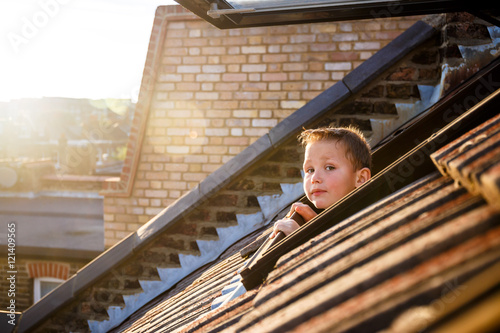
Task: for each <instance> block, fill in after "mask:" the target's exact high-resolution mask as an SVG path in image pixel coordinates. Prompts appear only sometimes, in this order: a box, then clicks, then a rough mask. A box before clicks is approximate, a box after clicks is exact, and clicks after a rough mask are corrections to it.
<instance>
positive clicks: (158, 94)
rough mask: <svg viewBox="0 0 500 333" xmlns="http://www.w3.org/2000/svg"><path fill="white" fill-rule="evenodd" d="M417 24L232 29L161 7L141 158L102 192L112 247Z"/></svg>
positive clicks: (139, 122)
mask: <svg viewBox="0 0 500 333" xmlns="http://www.w3.org/2000/svg"><path fill="white" fill-rule="evenodd" d="M415 21H416V19H415V18H412V17H409V18H398V19H383V20H380V19H378V20H377V19H374V20H365V21H356V22H340V23H323V24H308V25H290V26H277V27H259V28H246V29H236V30H229V31H227V30H219V29H217V28H214V27H212V26H211V25H209V24H208V23H206V22H205V21H202V20H200V19H198V18H196V17H195V16H194V15H192V14H190V13H187V12H185V11H184V10H183V9H182V8H180V7H178V6H167V7H160V8H159V10H158V12H157V15H156V19H155V27H154V28H153V34H152V38H151V45H150V50H149V57H148V59H149V62H147V64H146V69H145V72H144V75H145V81H143V87H142V89H143V91H141V96H140V98H139V103H142V105H141V104H139V105H138V107H137V108H138V110H136V118H135V120H134V123H135V127H134V129H135V131H134V130H133V132H132V135H131V137H132V139H131V142H135V144H136V145H140V147H137V146H131V145H130V142H129V147H128V148H129V150H130V155H129V156H128V158H129V160H130V159H134V158H135V159H136V160H135V161H134V162H135V163H132V164H133V167H127V165H126V167H125V168H124V173H123V174H122V177H121V178H122V179H121V180H120V181H121V182H122V187H123V186H124V185H123V182H124V181H125V182H128V183H127V184H126V185H125V186H128V189H126V190H123V189H121V188H120V184H119V183H115V184H112V183H110V184H108V187H107V189H106V190H105V191H104V195H105V200H104V210H105V215H104V219H105V246H106V247H109V246H112V245H113V244H115V243H116V242H117V241H119V240H120V239H122V238H123V237H125V236H126V235H128V234H129V233H130V232H132V231H135V230H137V228H138V227H139V226H141V225H142V224H144V223H146V222H147V221H148V220H150V219H151V218H152V217H153V216H154V215H156V214H157V213H159V212H160V211H161V210H163V209H164V208H165V207H166V206H168V205H169V204H171V203H172V202H173V201H175V200H176V199H177V198H179V197H180V196H182V195H183V194H184V193H186V192H188V191H189V190H190V189H192V188H193V187H194V186H196V185H197V184H198V183H199V182H200V181H201V180H203V179H204V178H205V177H206V176H207V175H208V174H210V173H211V172H213V171H215V170H216V169H217V168H219V167H220V166H221V165H222V164H224V163H225V162H227V161H228V160H229V159H230V158H231V157H233V156H235V155H237V154H238V153H239V152H241V151H242V150H243V149H244V148H246V147H247V146H248V145H250V144H251V143H252V142H254V141H255V140H256V139H258V138H259V137H260V136H262V135H263V134H265V133H267V132H268V131H269V129H271V128H272V127H274V126H275V125H276V124H277V123H278V122H280V121H281V120H282V119H284V118H285V117H287V116H289V115H290V114H291V113H293V112H294V111H295V110H297V109H298V108H300V107H301V106H303V105H304V104H305V103H307V102H308V101H310V100H311V99H312V98H314V97H315V96H317V95H318V94H319V93H320V92H322V91H324V90H325V89H326V88H328V87H329V86H331V85H332V84H334V83H335V82H337V81H339V80H341V79H342V78H343V77H344V76H345V75H346V74H347V73H349V72H350V71H351V70H352V69H354V68H355V67H356V66H358V65H359V64H360V63H362V62H363V61H364V60H366V59H368V58H369V57H370V56H371V55H372V54H374V53H375V52H377V51H378V50H379V49H380V48H382V47H383V46H385V45H386V44H387V43H389V42H390V41H391V40H392V39H394V38H395V37H396V36H398V35H399V34H400V33H401V32H403V31H404V30H406V29H407V28H408V27H409V26H410V25H411V24H413V23H414V22H415ZM153 71H154V73H153ZM148 76H149V78H147V77H148ZM141 98H142V102H141ZM146 99H147V103H146V102H145V100H146ZM145 104H147V105H145ZM139 112H140V113H141V114H138V113H139ZM362 117H363V116H360V117H359V118H362ZM145 118H147V119H145ZM141 126H142V127H141ZM142 132H143V133H144V137H141V138H140V139H137V140H135V139H136V136H141V135H142ZM134 140H135V141H134ZM139 149H140V156H139V155H138V154H137V151H138V150H139ZM124 179H125V180H124ZM132 180H133V182H132ZM113 186H114V187H113Z"/></svg>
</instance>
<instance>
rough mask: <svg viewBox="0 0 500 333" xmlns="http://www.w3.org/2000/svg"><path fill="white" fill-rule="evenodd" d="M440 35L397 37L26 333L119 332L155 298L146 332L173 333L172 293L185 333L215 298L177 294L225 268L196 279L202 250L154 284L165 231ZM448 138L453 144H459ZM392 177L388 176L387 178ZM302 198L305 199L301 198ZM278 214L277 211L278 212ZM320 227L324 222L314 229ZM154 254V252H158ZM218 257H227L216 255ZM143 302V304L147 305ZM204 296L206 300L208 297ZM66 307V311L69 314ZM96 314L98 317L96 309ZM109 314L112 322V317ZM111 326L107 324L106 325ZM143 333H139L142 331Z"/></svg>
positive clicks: (106, 259) (58, 296)
mask: <svg viewBox="0 0 500 333" xmlns="http://www.w3.org/2000/svg"><path fill="white" fill-rule="evenodd" d="M434 33H435V30H434V29H433V28H432V27H431V26H430V25H428V24H426V23H424V22H419V23H417V24H416V25H415V26H413V27H412V28H411V29H410V30H409V31H408V32H407V33H405V34H404V35H403V36H401V37H400V38H397V39H396V40H395V41H394V42H393V43H391V44H390V45H389V46H388V47H387V48H385V49H384V50H382V52H380V53H378V54H377V55H376V56H374V57H373V58H371V59H370V60H369V61H367V62H365V63H364V64H363V65H361V66H359V67H358V68H357V69H356V70H354V71H353V72H352V73H351V74H349V75H348V76H347V77H346V78H345V80H344V81H341V82H339V83H338V84H336V85H334V86H332V87H331V88H330V89H328V90H326V91H325V92H324V93H322V94H321V95H319V96H318V97H317V98H316V99H314V100H313V101H311V102H310V103H308V104H306V105H305V106H304V107H303V108H301V109H300V110H298V111H297V112H296V113H294V114H293V115H292V116H290V117H289V118H287V119H286V120H284V121H283V122H282V123H280V124H279V125H278V126H277V127H276V128H274V129H273V130H272V131H271V132H270V133H269V134H268V135H265V136H263V137H262V138H261V139H260V140H258V141H257V142H256V143H255V144H253V145H252V146H250V147H249V148H247V149H246V150H245V151H244V152H243V153H241V154H240V155H238V156H237V157H235V158H233V159H232V160H231V161H230V162H229V163H227V164H226V165H224V167H222V168H221V169H219V170H218V171H216V172H215V173H213V174H212V175H211V176H209V177H208V178H207V179H206V180H205V181H203V182H202V183H201V184H200V185H199V186H198V187H196V188H195V189H194V190H193V191H191V192H190V193H188V194H187V195H186V196H184V197H182V198H180V199H179V200H178V201H177V202H176V203H174V204H173V205H172V206H170V207H168V208H167V209H165V210H164V211H163V212H162V213H160V214H159V215H158V216H157V217H155V218H154V219H153V220H151V221H150V222H149V223H147V224H146V225H145V226H143V227H142V228H141V229H140V230H138V231H137V232H135V233H132V234H131V235H130V236H129V237H127V238H125V239H124V240H123V241H122V242H120V243H119V244H117V245H116V246H114V247H112V248H111V249H109V250H108V251H106V252H105V253H103V254H102V255H101V256H100V257H98V258H96V259H95V260H94V261H93V262H92V263H90V264H89V265H87V266H86V267H85V268H84V269H82V270H81V271H79V272H78V273H77V274H76V275H75V276H74V277H72V278H70V279H69V280H68V281H67V282H66V283H64V284H63V285H61V286H60V287H59V288H57V289H56V290H55V291H53V292H52V293H51V294H49V295H48V296H47V297H45V298H44V299H42V300H41V301H40V302H39V303H37V304H35V305H34V306H33V307H31V308H30V309H28V310H27V311H26V312H24V313H23V315H22V317H21V319H20V327H19V331H20V332H24V331H30V330H35V329H36V328H37V327H42V328H40V330H43V328H44V326H41V324H42V323H43V322H44V321H45V320H47V319H49V320H52V317H55V318H54V319H53V321H52V322H50V323H49V324H48V325H49V326H47V327H50V325H51V324H54V325H56V324H60V323H61V321H63V322H66V323H68V325H69V324H74V322H72V320H75V321H78V322H77V323H76V324H74V325H78V324H79V323H80V322H84V321H88V322H91V324H92V325H93V326H92V327H91V330H95V331H109V330H110V329H112V327H111V328H110V327H109V325H115V324H116V323H117V322H118V323H119V322H121V321H123V320H125V319H126V318H127V316H129V315H130V316H132V317H131V318H133V319H132V321H134V323H135V322H137V323H138V322H139V321H137V318H138V316H139V312H136V311H137V310H142V309H143V306H144V303H141V302H145V301H146V300H147V301H148V302H149V301H150V300H151V299H153V298H155V297H158V298H155V300H154V303H152V304H151V303H150V304H148V305H147V306H146V307H151V312H150V313H149V314H150V315H151V314H153V313H155V314H156V316H152V317H149V318H145V321H143V325H145V326H144V327H145V329H146V327H149V329H151V331H161V330H160V328H159V327H163V328H162V329H164V330H166V331H168V330H169V328H168V327H169V326H168V325H169V324H167V323H166V321H164V320H167V319H166V318H165V317H163V316H162V315H161V313H162V311H164V310H165V309H164V308H161V307H158V308H156V304H160V303H162V301H163V299H162V296H163V295H164V292H165V293H167V295H170V297H172V300H174V299H177V302H181V301H182V302H184V301H186V303H185V304H187V305H189V308H187V309H189V310H184V308H180V307H179V306H178V305H179V303H178V304H177V305H175V304H174V305H173V307H174V308H176V309H174V310H175V311H178V317H183V316H187V317H189V318H188V321H185V322H179V323H177V324H178V325H177V326H176V327H178V328H181V327H182V326H183V325H185V324H187V323H189V322H192V321H193V319H194V318H195V317H196V314H197V312H196V311H195V310H194V309H198V308H199V309H201V310H203V311H205V312H206V311H207V309H208V307H207V304H208V303H209V302H207V301H206V300H205V301H203V299H209V297H208V298H207V295H205V294H203V293H196V292H195V293H194V294H192V295H193V298H190V299H189V301H188V299H183V298H182V297H183V296H182V295H183V292H181V293H179V298H177V297H174V295H177V293H176V291H179V290H186V291H188V289H189V288H183V286H186V285H189V286H191V285H200V286H201V288H202V289H198V290H210V291H211V292H216V291H217V289H218V288H222V284H220V283H219V282H220V281H217V279H219V278H220V275H218V273H219V272H220V270H219V269H214V270H211V271H210V273H209V275H202V276H201V277H200V279H198V280H196V278H197V277H199V276H200V275H199V274H201V272H203V271H204V267H206V266H205V265H206V264H209V263H210V260H212V259H210V258H213V255H214V253H211V252H210V251H206V252H210V253H208V255H207V253H203V252H204V251H205V249H202V248H197V249H196V250H197V251H198V253H201V254H202V255H201V256H197V257H196V258H195V256H192V257H190V260H191V259H192V260H197V262H196V265H198V266H196V265H194V266H190V267H189V268H187V267H186V266H185V265H184V264H183V263H182V265H181V267H178V266H176V267H175V268H172V269H171V270H170V271H169V273H168V274H167V275H166V278H165V276H159V277H158V274H160V273H161V272H160V271H161V269H163V267H159V266H154V267H153V268H158V269H157V271H158V272H157V275H156V276H155V277H156V278H157V280H156V281H152V280H153V279H152V277H151V276H145V275H143V272H145V271H149V270H150V269H151V258H149V255H151V254H154V253H155V252H154V251H149V250H151V248H152V247H154V246H158V247H159V248H160V245H163V244H161V243H162V242H165V243H167V241H166V236H165V234H166V233H165V230H169V229H168V228H171V227H175V226H176V224H175V223H176V222H177V221H179V220H181V221H182V222H184V221H186V223H188V222H191V220H190V216H188V214H189V213H191V212H195V213H196V209H197V207H199V206H200V205H201V203H203V202H207V201H208V202H209V203H210V202H211V201H210V200H209V199H211V198H212V199H213V198H214V196H215V195H216V194H217V193H218V191H220V190H221V189H222V188H224V186H226V185H227V184H229V183H230V182H231V181H234V180H235V179H237V177H238V176H239V175H241V174H242V172H243V171H244V170H249V169H250V168H251V167H252V166H255V165H256V163H257V162H258V161H259V160H261V159H265V158H268V157H269V154H270V153H271V152H273V151H276V150H277V149H279V148H282V146H283V145H284V142H286V141H287V140H289V139H291V138H293V137H294V136H295V135H296V134H297V132H298V131H300V129H301V128H302V126H308V125H311V124H312V123H313V122H314V121H315V120H318V119H319V118H320V116H322V115H324V114H325V113H327V112H329V111H331V110H332V109H333V108H334V107H335V106H338V105H339V104H341V102H343V101H345V100H346V99H347V98H350V97H352V96H353V95H354V94H355V93H356V92H359V91H361V89H362V88H363V87H365V86H366V85H367V84H368V83H369V82H370V81H371V80H374V79H375V78H377V77H378V76H379V75H380V74H382V73H383V72H384V70H386V69H388V68H389V67H390V66H391V65H393V64H394V63H395V62H396V61H398V60H400V59H402V57H403V56H405V55H406V54H408V53H409V52H410V51H411V50H413V49H415V48H416V47H417V46H419V45H420V44H421V43H423V42H425V41H426V40H428V39H429V38H430V37H431V36H432V35H433V34H434ZM448 139H449V140H451V139H452V138H448ZM392 161H393V160H388V161H386V162H385V163H386V164H389V163H391V162H392ZM382 168H384V166H382ZM428 173H429V172H428V171H425V172H424V173H423V175H422V174H419V173H418V172H416V173H414V175H413V176H414V177H416V179H415V180H418V179H420V178H422V177H424V176H427V175H428ZM385 174H386V175H387V173H385ZM373 183H375V182H373ZM386 194H387V192H383V193H382V196H380V195H379V196H378V199H381V198H383V197H384V196H386ZM356 196H357V197H360V194H359V193H357V194H354V195H353V196H352V197H356ZM361 196H362V195H361ZM297 197H298V196H296V197H295V198H297ZM295 198H294V199H295ZM287 204H289V202H287V203H286V204H285V200H283V201H280V202H279V205H278V206H279V207H278V208H279V209H281V208H283V207H285V206H286V205H287ZM274 208H275V209H276V207H274ZM361 208H362V207H353V208H352V209H354V210H356V212H357V211H358V210H360V209H361ZM347 212H348V211H345V213H347ZM350 215H352V214H350ZM324 217H326V218H327V220H330V217H331V214H325V215H324ZM267 218H268V217H267V216H266V219H267ZM241 224H242V226H241V227H242V230H243V232H245V234H244V235H247V234H248V233H249V232H250V231H249V230H247V229H245V226H244V225H243V224H244V223H242V222H241ZM190 226H191V225H181V227H186V228H189V227H190ZM315 226H318V224H315ZM214 230H215V229H214ZM220 230H221V234H220V235H219V237H220V239H219V240H220V242H219V241H218V242H215V241H214V242H213V243H215V244H216V246H217V244H221V247H220V248H219V249H217V250H218V251H222V252H224V251H225V247H224V248H223V246H227V244H228V242H232V241H234V240H236V239H238V238H237V237H239V236H238V235H234V234H229V233H231V232H232V230H234V229H231V228H229V227H227V226H226V227H225V228H220ZM252 230H253V229H252ZM304 230H309V231H310V230H311V229H310V228H304ZM318 230H319V229H318ZM187 231H189V230H187ZM217 231H219V229H217ZM240 231H241V230H240ZM318 233H319V232H317V230H316V231H315V234H314V235H317V234H318ZM297 235H298V234H297ZM164 236H165V237H164ZM167 236H168V235H167ZM235 237H236V238H235ZM253 237H256V234H253ZM296 238H297V237H290V238H289V239H296ZM198 244H201V243H198ZM286 244H288V245H289V244H290V243H289V242H287V241H286V239H285V241H284V242H283V243H282V244H280V246H282V245H286ZM169 245H171V244H169ZM200 247H201V246H200ZM164 249H165V247H163V248H160V249H159V251H160V252H161V251H162V250H164ZM153 250H155V249H154V248H153ZM282 250H283V248H282ZM219 254H220V253H218V254H217V255H219ZM228 255H229V254H228ZM200 257H202V258H200ZM162 258H163V257H162ZM183 258H184V259H185V258H187V256H184V257H183ZM231 258H232V257H231ZM131 259H132V260H131ZM209 259H210V260H209ZM203 260H205V261H203ZM207 260H209V261H207ZM230 260H234V266H229V265H230V264H231V265H232V264H233V261H231V262H226V263H225V264H224V263H221V265H222V266H219V267H221V268H227V269H228V271H232V270H233V268H236V267H237V266H238V265H240V264H241V263H242V261H241V259H240V258H238V259H236V257H235V258H234V259H230ZM124 262H128V263H129V265H124V266H120V265H121V264H122V263H124ZM156 264H157V265H169V264H172V263H170V262H167V263H165V262H157V263H156ZM173 264H179V262H177V263H175V262H174V263H173ZM188 266H189V265H188ZM190 269H191V270H190ZM171 273H172V274H171ZM181 273H182V274H181ZM176 274H177V275H176ZM179 274H180V275H179ZM233 274H234V272H233ZM160 275H161V274H160ZM143 278H145V279H146V278H147V279H148V280H147V281H144V280H143ZM209 278H210V279H212V281H216V282H217V284H214V285H213V286H211V287H208V288H205V287H203V286H202V285H203V283H204V281H208V280H209ZM193 279H195V282H193V283H192V284H191V283H190V282H191V281H192V280H193ZM226 279H227V277H226ZM106 286H116V287H113V288H109V287H108V288H107V289H108V290H103V289H106ZM176 286H178V288H176ZM120 288H121V289H120ZM103 292H107V294H105V297H102V298H100V299H99V302H96V303H91V302H90V301H89V298H88V297H89V295H101V294H100V293H103ZM252 293H254V294H255V291H249V292H247V293H246V294H244V296H243V297H241V298H239V300H240V301H245V300H248V299H249V298H251V297H252ZM128 295H131V296H130V297H129V298H128V299H132V302H130V303H132V307H130V306H129V305H130V303H129V302H125V301H124V298H125V296H128ZM143 296H144V298H142V299H141V297H143ZM254 296H255V295H254ZM148 297H149V299H148ZM197 297H202V299H199V298H197ZM120 299H121V301H122V303H121V304H120V303H119V302H120ZM139 299H140V302H136V303H135V304H134V303H133V302H134V300H139ZM70 302H72V303H71V304H70V306H67V305H68V304H69V303H70ZM193 302H195V303H193ZM235 302H238V299H236V300H235V301H233V303H231V304H228V305H224V307H223V308H222V309H228V308H227V306H234V304H235ZM75 304H76V305H75ZM141 304H142V305H141ZM66 306H67V308H65V307H66ZM134 306H135V307H134ZM247 306H248V307H249V309H251V308H252V307H253V306H254V303H247ZM89 308H90V309H91V310H92V311H89ZM236 308H237V307H236ZM61 309H63V310H61ZM82 310H85V311H86V312H85V313H83V312H84V311H82ZM58 311H61V312H58ZM182 311H184V312H182ZM216 311H219V310H216ZM220 311H221V310H220ZM89 313H90V314H89ZM116 313H118V315H116V316H115V314H116ZM214 313H216V312H214ZM220 314H221V315H226V314H227V312H222V311H221V312H220ZM106 315H108V316H109V317H106ZM227 315H228V314H227ZM113 316H114V317H113ZM111 317H113V320H115V321H114V322H111V320H110V321H106V320H107V319H108V318H111ZM228 317H229V315H228ZM207 318H208V317H207ZM232 320H235V318H234V317H233V318H232ZM100 323H104V324H103V327H100V326H99V325H100ZM84 324H85V323H83V324H82V327H84V326H85V325H84ZM94 324H95V325H94ZM108 324H109V325H108ZM156 324H158V325H160V326H158V327H157V328H155V329H153V328H152V327H153V326H154V325H156ZM105 325H108V326H106V327H104V326H105ZM146 325H149V326H146ZM165 326H166V327H165ZM72 327H75V326H72ZM125 327H130V328H131V329H132V327H133V325H132V326H131V325H130V323H125V324H123V326H121V328H125ZM172 327H173V326H172ZM172 327H170V328H172ZM136 328H137V330H140V328H139V327H136ZM73 330H77V329H73Z"/></svg>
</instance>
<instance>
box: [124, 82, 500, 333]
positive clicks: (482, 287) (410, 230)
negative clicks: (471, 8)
mask: <svg viewBox="0 0 500 333" xmlns="http://www.w3.org/2000/svg"><path fill="white" fill-rule="evenodd" d="M459 92H460V90H459ZM499 101H500V90H497V91H496V92H494V93H493V94H491V95H490V96H489V97H488V98H486V99H485V100H484V101H483V102H481V103H479V104H478V105H476V106H475V107H474V108H472V109H471V110H469V111H467V112H466V113H464V114H463V115H462V116H460V117H459V118H458V119H457V120H455V121H454V122H452V123H450V124H449V125H448V126H445V127H444V128H443V129H442V130H440V131H438V132H437V133H435V134H434V135H432V136H431V137H429V138H428V140H426V144H427V145H433V146H434V147H436V148H437V147H442V148H441V149H440V150H438V151H436V152H434V153H433V154H432V159H433V161H434V171H432V170H430V171H428V172H426V174H425V175H423V176H421V177H419V178H418V179H417V180H415V181H413V182H412V183H411V184H409V185H408V186H406V187H404V188H402V189H401V190H399V191H396V192H395V193H393V194H390V195H388V196H385V195H383V194H382V195H380V194H374V196H378V197H379V200H378V201H377V202H375V203H374V204H372V205H370V206H368V207H366V208H365V209H362V210H361V211H359V212H358V213H356V214H354V215H352V216H350V217H348V218H346V219H344V220H342V221H340V222H339V223H337V224H335V225H334V226H332V227H331V228H329V229H327V230H325V231H324V232H322V233H321V234H319V235H317V236H316V237H313V238H312V239H310V240H309V241H307V242H305V243H303V244H302V245H300V246H299V247H297V248H295V249H293V250H291V251H290V252H288V253H285V252H282V256H281V257H280V258H279V260H278V261H277V263H276V265H275V267H274V269H273V270H272V271H271V272H270V274H269V275H268V276H267V278H266V279H265V281H264V282H263V283H262V284H259V285H258V286H257V287H256V288H253V289H250V290H248V291H247V292H245V293H244V294H243V295H242V296H240V297H238V298H236V299H234V300H231V301H230V302H228V303H223V304H222V305H220V304H219V303H218V302H217V300H218V298H224V294H227V293H230V292H231V291H232V290H233V289H234V288H236V286H237V285H238V284H240V278H241V277H240V276H239V274H238V273H240V272H241V270H242V268H244V267H245V265H246V263H245V261H244V258H242V256H241V254H240V253H239V252H236V253H234V254H233V255H231V256H230V257H229V258H227V259H224V260H222V261H220V262H219V263H218V264H216V265H214V266H213V267H211V268H210V269H207V270H206V271H205V273H204V274H202V275H201V276H199V277H198V278H197V279H196V280H194V281H193V282H192V283H191V284H190V285H188V286H187V287H184V288H183V289H182V288H181V290H180V291H178V292H176V293H175V294H172V295H166V296H165V297H164V298H162V299H159V300H157V301H156V302H155V304H152V305H151V307H149V308H148V310H149V311H145V310H144V311H141V312H140V313H137V314H136V315H135V316H134V317H133V318H131V319H130V320H129V321H128V322H126V323H125V324H124V325H122V326H120V327H118V328H117V329H116V332H118V331H120V332H173V331H175V332H221V331H222V332H243V331H244V332H285V331H286V332H292V331H297V332H299V331H300V332H302V331H308V332H309V331H310V332H337V331H343V332H344V331H352V332H366V331H379V330H387V331H388V332H402V331H405V332H413V331H415V332H416V331H420V330H422V329H429V328H430V327H432V328H442V327H456V325H459V321H460V317H461V316H462V315H464V313H465V314H466V315H467V316H472V314H470V313H471V311H473V310H474V307H475V306H477V307H479V306H486V309H487V311H486V315H485V317H486V319H484V320H483V319H479V320H478V319H477V318H476V319H473V320H469V322H468V323H467V326H468V328H469V329H470V330H469V331H471V332H473V331H482V330H483V329H484V328H485V326H484V325H489V326H487V328H492V329H498V328H500V321H499V320H498V318H499V317H498V311H497V310H495V309H498V307H499V305H500V304H499V303H498V300H495V299H494V298H493V299H492V300H490V299H487V296H486V295H489V294H490V293H491V292H492V291H494V290H498V287H500V277H499V275H498V272H499V269H500V266H499V265H500V210H499V209H498V190H499V188H500V186H499V184H500V182H499V180H500V172H499V171H498V170H499V168H498V165H499V163H500V162H499V158H500V149H499V147H498V142H499V141H498V137H497V136H498V134H499V133H500V116H499V115H498V111H497V109H496V106H495V105H498V102H499ZM442 110H443V109H442ZM444 110H446V108H444ZM485 119H486V121H485ZM447 142H449V143H448V144H447V145H445V143H447ZM414 156H415V155H411V154H408V155H407V156H403V157H402V158H401V159H400V162H410V161H413V163H415V161H416V160H415V159H412V157H414ZM401 165H403V164H401ZM457 169H459V170H460V172H457ZM428 170H429V169H428ZM438 170H439V171H440V172H439V171H438ZM387 172H393V170H391V169H390V168H387V169H385V170H384V171H382V172H381V175H380V177H384V174H385V173H387ZM464 174H466V176H464ZM472 183H474V185H472ZM460 184H463V185H460ZM369 186H370V185H369V184H366V185H364V187H369ZM492 193H497V194H492ZM353 196H356V194H354V195H353ZM358 196H359V193H358ZM340 205H341V204H340ZM336 208H337V209H338V208H339V206H337V207H336ZM331 212H335V207H334V208H333V209H332V210H331ZM332 217H333V215H332V213H330V214H329V213H328V212H325V213H323V214H320V216H319V217H318V219H315V220H313V221H312V222H311V223H312V224H314V223H316V224H327V225H329V224H330V221H329V220H331V219H332ZM307 226H308V225H306V227H307ZM306 229H307V228H306ZM303 231H304V230H299V231H297V232H296V233H294V234H292V235H291V236H292V238H293V236H294V235H296V234H300V233H301V232H303ZM484 297H486V299H484ZM488 302H492V303H488ZM217 306H219V307H218V308H217ZM469 307H472V309H470V308H469ZM213 308H215V309H213ZM495 315H496V317H495ZM467 318H469V317H467Z"/></svg>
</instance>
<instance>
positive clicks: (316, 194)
mask: <svg viewBox="0 0 500 333" xmlns="http://www.w3.org/2000/svg"><path fill="white" fill-rule="evenodd" d="M323 193H326V191H324V190H318V189H316V190H312V191H311V195H312V196H318V195H321V194H323Z"/></svg>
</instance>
